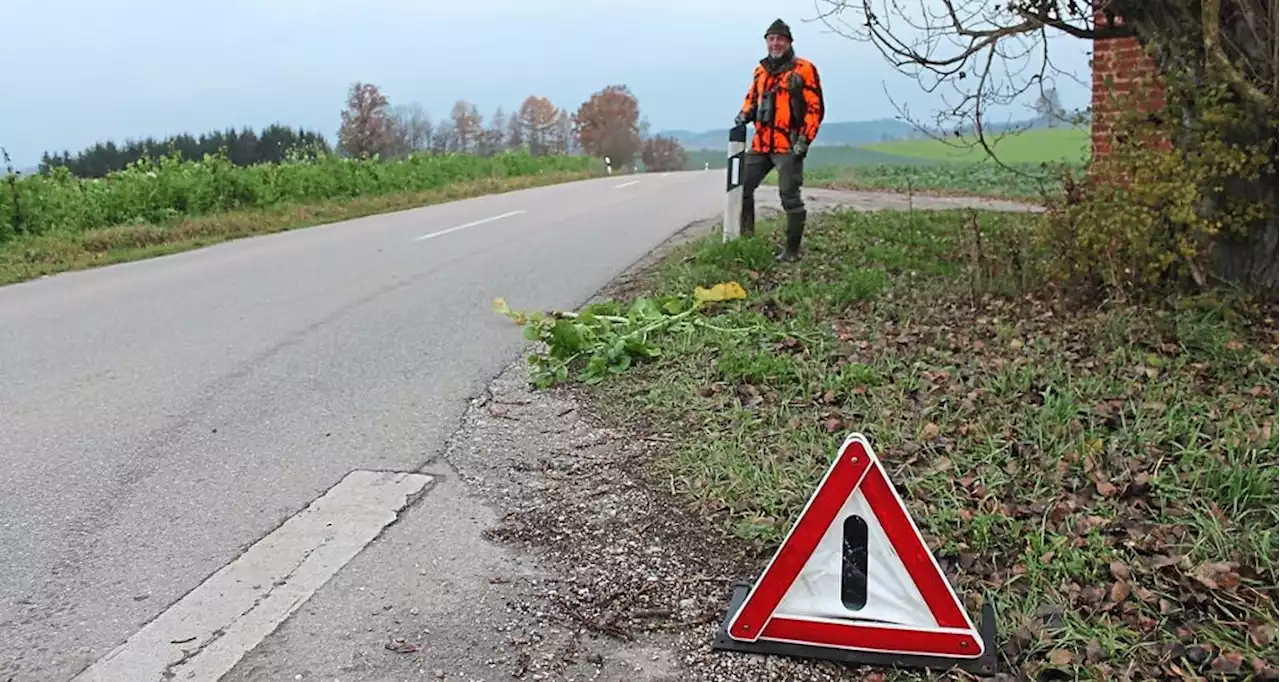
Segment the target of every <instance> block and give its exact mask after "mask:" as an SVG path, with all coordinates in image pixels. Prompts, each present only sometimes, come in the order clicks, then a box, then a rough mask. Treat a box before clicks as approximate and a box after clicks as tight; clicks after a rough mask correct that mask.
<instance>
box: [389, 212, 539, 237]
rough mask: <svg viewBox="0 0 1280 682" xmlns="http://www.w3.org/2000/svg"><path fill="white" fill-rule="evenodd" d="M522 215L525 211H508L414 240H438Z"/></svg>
mask: <svg viewBox="0 0 1280 682" xmlns="http://www.w3.org/2000/svg"><path fill="white" fill-rule="evenodd" d="M521 213H524V210H523V209H521V210H518V211H508V212H506V213H503V214H502V215H495V216H490V217H488V218H483V219H481V220H476V221H473V222H470V223H465V224H462V225H458V226H455V227H451V228H449V229H447V230H440V231H439V232H432V233H431V234H424V235H422V236H421V237H414V238H413V240H414V241H415V242H420V241H423V240H424V239H434V238H436V237H441V236H444V235H446V234H449V233H450V232H457V231H458V230H465V229H467V228H468V227H475V226H476V225H483V224H485V223H491V222H493V221H495V220H502V219H503V218H510V217H511V216H513V215H520V214H521Z"/></svg>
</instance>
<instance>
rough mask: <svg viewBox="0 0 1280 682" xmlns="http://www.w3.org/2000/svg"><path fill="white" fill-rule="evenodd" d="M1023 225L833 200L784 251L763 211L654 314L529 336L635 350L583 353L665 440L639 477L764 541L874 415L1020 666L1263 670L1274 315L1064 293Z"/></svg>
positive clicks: (710, 250)
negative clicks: (710, 292)
mask: <svg viewBox="0 0 1280 682" xmlns="http://www.w3.org/2000/svg"><path fill="white" fill-rule="evenodd" d="M1034 220H1036V218H1035V217H1034V216H1024V215H1014V214H990V213H969V212H958V211H953V212H937V213H921V212H915V213H879V214H866V213H854V212H850V213H837V214H832V215H823V216H820V217H817V219H816V221H815V223H816V224H815V226H814V229H813V230H812V237H811V238H810V237H809V236H808V235H806V238H807V239H810V241H808V242H807V244H806V247H807V253H806V259H805V261H803V262H802V263H800V264H798V265H796V266H777V265H776V264H775V263H774V261H773V260H772V255H773V250H774V248H775V246H776V245H773V244H770V243H769V242H771V241H777V237H776V235H775V233H774V229H768V228H767V229H764V230H762V232H763V234H762V236H760V237H756V238H753V239H747V240H740V241H738V242H734V243H730V244H727V245H725V244H719V243H718V235H712V236H711V237H709V238H707V239H706V240H704V241H702V242H699V243H695V244H693V245H692V246H689V247H687V248H684V249H683V250H682V251H680V252H677V253H675V254H673V255H671V256H670V257H669V258H667V259H666V261H665V263H664V264H663V265H661V266H660V267H659V268H658V269H657V270H656V271H655V272H654V273H653V274H652V275H651V276H650V277H649V279H648V280H647V281H646V282H644V283H643V284H642V285H641V287H640V289H641V292H640V293H641V294H643V295H644V297H650V298H647V299H644V298H642V299H641V300H650V301H652V302H654V303H664V302H667V303H669V302H671V301H676V302H677V303H676V304H675V305H672V306H671V308H670V310H668V311H667V312H666V313H663V312H662V311H661V308H662V306H661V305H658V306H655V305H652V304H645V303H636V302H634V301H632V302H629V303H626V304H623V305H607V306H602V307H601V308H600V309H599V310H601V311H602V312H605V313H608V314H613V315H614V316H615V317H617V318H618V320H615V321H612V322H609V321H604V322H602V321H601V320H599V319H593V318H592V317H591V316H588V319H586V320H583V319H582V318H577V319H573V320H566V321H565V322H564V324H563V325H561V328H560V329H559V330H558V331H557V332H556V333H554V334H548V335H546V336H545V337H544V339H546V340H549V341H551V343H552V347H553V349H554V348H556V347H560V350H561V351H564V350H565V348H564V347H563V346H566V345H568V346H573V345H575V344H576V345H577V346H578V350H579V351H582V350H585V351H586V353H585V355H586V356H590V355H591V354H592V349H594V351H596V353H597V354H598V355H602V356H604V357H605V359H606V361H605V362H604V363H603V365H604V366H605V367H614V368H616V369H615V371H616V372H620V373H622V372H625V377H623V378H619V379H618V380H615V381H611V380H609V379H608V377H609V376H610V375H611V374H612V372H610V371H603V372H601V371H595V372H591V373H589V374H588V376H602V377H604V378H605V380H604V381H602V382H601V383H600V384H599V385H598V386H595V387H592V388H590V389H588V391H587V394H588V396H590V397H591V398H592V401H593V402H594V403H596V405H597V409H599V410H601V411H603V412H604V413H606V414H610V415H613V417H614V418H616V419H617V420H618V421H623V422H628V423H630V424H631V425H632V426H633V427H635V428H637V429H641V430H649V431H654V432H658V433H660V434H661V435H658V436H656V437H657V438H659V439H662V440H670V439H674V442H672V443H671V444H670V446H669V447H668V448H667V449H666V453H665V455H664V456H662V457H661V458H660V459H659V460H657V461H656V462H654V463H653V466H654V467H655V471H654V479H653V480H654V482H655V484H656V485H661V486H662V487H664V488H665V487H673V488H674V490H675V491H676V492H677V493H678V494H680V495H681V496H682V497H683V499H684V500H686V501H687V503H688V504H689V505H690V506H692V507H694V508H695V509H696V510H699V511H701V512H703V513H705V515H707V516H708V517H710V518H713V519H715V520H716V522H717V523H718V524H719V525H720V526H721V527H722V528H724V529H725V530H726V531H728V532H731V533H736V534H737V535H738V536H739V538H741V541H742V542H747V543H755V544H756V546H757V548H758V549H759V557H760V559H761V560H762V561H763V560H764V559H765V558H767V554H768V553H770V552H772V550H773V549H774V548H775V547H776V544H777V542H779V540H780V539H781V534H782V533H784V532H785V531H786V529H787V528H789V526H790V523H791V522H792V521H793V519H794V517H795V515H796V514H797V513H798V512H799V510H800V508H801V506H802V505H803V504H804V502H805V500H806V498H807V497H808V495H809V494H810V493H811V491H812V490H813V487H814V486H815V484H816V483H817V480H818V478H819V477H820V476H821V475H822V473H823V471H824V470H825V468H826V466H827V463H828V462H829V460H830V457H831V456H832V455H833V453H834V452H835V449H836V447H837V446H838V445H839V442H840V440H841V439H842V437H843V436H844V435H845V434H846V433H847V432H848V431H850V430H854V429H856V430H860V431H863V432H865V433H867V434H869V435H870V436H871V437H872V438H873V439H874V442H875V444H876V446H877V447H878V449H879V451H880V453H881V455H882V458H883V459H884V460H885V462H886V464H887V465H888V467H889V471H890V475H891V476H892V477H893V479H894V481H895V483H896V485H897V486H898V488H899V490H900V492H901V493H902V495H903V497H904V498H905V500H906V501H907V503H908V506H909V508H910V510H911V512H912V514H913V516H914V518H915V520H916V522H917V524H918V525H919V526H920V527H921V529H922V531H924V532H925V534H926V537H927V540H928V543H929V545H930V547H931V548H933V549H934V550H935V552H936V554H937V556H938V557H939V560H940V561H941V563H942V564H943V566H944V568H945V570H946V571H947V573H948V574H949V575H950V576H951V579H952V581H953V584H954V585H955V586H956V587H957V590H958V591H959V593H960V594H962V595H964V596H965V598H967V599H968V600H969V604H970V608H971V609H972V611H971V613H972V614H974V616H975V617H976V615H977V613H978V604H979V602H980V601H981V600H982V598H983V597H984V596H990V597H992V598H994V601H995V603H996V605H997V614H998V619H999V622H1000V630H1001V640H1000V641H999V643H998V647H999V649H1000V651H1001V655H1002V658H1003V661H1002V666H1003V667H1004V670H1005V671H1006V674H1008V675H1011V676H1012V678H1016V679H1037V678H1041V676H1042V675H1049V676H1050V677H1051V678H1056V679H1102V678H1111V679H1116V680H1133V681H1138V680H1156V679H1194V678H1195V677H1196V676H1197V675H1204V676H1210V677H1213V676H1217V675H1219V674H1227V675H1235V674H1239V675H1246V676H1249V675H1256V679H1268V678H1269V679H1275V675H1276V670H1275V662H1276V658H1277V653H1278V651H1277V644H1276V606H1275V603H1276V596H1277V595H1276V579H1277V556H1276V554H1277V544H1278V543H1280V537H1278V534H1277V507H1278V505H1280V499H1278V498H1277V487H1276V478H1277V466H1276V459H1275V453H1276V447H1277V424H1276V391H1277V379H1276V377H1277V371H1276V370H1277V367H1276V352H1275V351H1276V348H1275V336H1274V328H1275V320H1274V318H1273V317H1272V318H1271V319H1269V320H1264V321H1262V322H1261V323H1260V324H1257V325H1255V324H1251V323H1250V322H1249V319H1251V318H1249V317H1245V316H1241V315H1239V314H1237V313H1235V312H1233V311H1232V309H1231V308H1228V307H1226V306H1222V305H1216V304H1213V303H1212V302H1209V301H1195V300H1185V299H1184V300H1183V301H1181V302H1180V303H1178V304H1177V305H1173V306H1164V307H1160V306H1156V307H1148V308H1140V307H1131V306H1126V305H1118V304H1112V305H1102V306H1088V307H1082V306H1079V305H1073V304H1071V303H1069V302H1068V301H1065V300H1063V299H1062V298H1060V297H1058V296H1055V295H1053V293H1052V290H1051V289H1050V288H1048V287H1046V286H1044V285H1043V283H1042V282H1041V280H1040V276H1039V270H1038V268H1037V266H1036V263H1037V259H1038V255H1037V254H1036V252H1035V251H1033V250H1032V249H1031V248H1029V246H1028V244H1029V243H1030V242H1028V241H1026V238H1027V230H1029V229H1030V226H1031V225H1032V224H1033V223H1032V222H1031V221H1034ZM979 230H980V231H979ZM979 243H980V244H981V246H979ZM1015 254H1016V255H1017V257H1015ZM1019 263H1020V264H1021V265H1020V266H1019ZM729 281H736V282H740V283H742V284H743V285H744V288H745V290H746V298H745V300H728V301H721V302H718V303H715V304H714V306H708V307H705V308H704V309H703V311H702V312H701V313H700V314H699V315H700V316H699V320H700V321H699V322H697V323H691V322H688V321H687V320H683V321H682V322H684V323H683V324H679V323H677V324H667V325H663V324H659V323H657V322H655V320H656V319H657V318H660V317H661V316H662V315H664V314H666V315H669V316H674V315H679V314H682V313H683V311H685V310H687V309H688V305H687V303H681V301H686V300H687V299H683V298H677V299H664V298H659V297H660V296H667V295H680V296H688V295H689V293H690V292H692V291H694V290H695V287H697V286H703V287H706V286H710V285H712V284H715V283H718V282H729ZM727 298H730V299H732V298H733V297H732V296H729V297H727ZM627 311H633V312H635V311H640V312H643V314H636V315H634V317H635V318H636V320H638V321H637V322H634V323H632V322H627V321H625V320H622V317H625V316H626V314H627ZM619 320H621V321H619ZM642 327H648V328H650V329H655V330H656V329H666V330H667V331H666V333H662V334H658V333H656V332H655V333H647V334H635V333H630V332H634V331H635V330H636V329H639V328H642ZM619 339H622V341H621V342H619ZM571 355H572V353H564V354H563V355H562V357H566V358H567V357H570V356H571ZM623 355H626V356H627V357H626V359H623V357H622V356H623ZM646 356H653V359H652V360H649V361H645V362H634V364H633V359H632V358H643V357H646ZM584 362H586V357H579V358H578V359H577V360H575V361H574V364H573V365H572V367H573V369H574V370H576V369H577V368H579V367H581V366H582V363H584ZM600 365H601V362H599V361H598V362H597V368H598V367H599V366H600ZM544 368H545V366H544ZM561 374H562V376H565V377H567V378H572V377H576V376H579V375H578V374H577V373H576V371H568V372H563V373H561ZM759 568H760V566H759V565H756V566H743V567H742V571H743V573H742V574H741V575H738V576H730V577H732V578H750V577H754V576H755V575H756V571H757V570H759ZM1012 678H1010V677H1006V678H1005V679H1012ZM850 679H854V677H851V678H850ZM903 679H909V676H904V677H903Z"/></svg>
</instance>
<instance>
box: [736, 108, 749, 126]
mask: <svg viewBox="0 0 1280 682" xmlns="http://www.w3.org/2000/svg"><path fill="white" fill-rule="evenodd" d="M750 122H751V114H749V113H747V112H745V111H739V112H738V115H737V116H734V117H733V125H734V127H737V126H744V125H746V124H748V123H750Z"/></svg>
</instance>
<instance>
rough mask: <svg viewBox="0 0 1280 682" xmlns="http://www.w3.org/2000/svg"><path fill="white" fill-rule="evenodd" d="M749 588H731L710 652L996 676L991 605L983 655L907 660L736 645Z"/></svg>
mask: <svg viewBox="0 0 1280 682" xmlns="http://www.w3.org/2000/svg"><path fill="white" fill-rule="evenodd" d="M750 590H751V585H749V584H746V583H739V584H737V585H735V586H734V588H733V597H732V598H730V599H729V608H728V610H727V611H726V613H725V617H724V620H723V621H721V623H720V629H719V630H717V631H716V638H715V640H714V641H712V643H711V648H713V649H718V650H720V651H735V652H738V653H744V654H765V655H774V656H789V657H792V658H822V659H826V660H829V661H839V662H842V663H852V664H856V665H870V666H876V667H883V668H927V669H930V670H937V671H942V670H952V669H955V670H964V671H966V672H970V673H973V674H975V675H984V676H990V675H995V673H996V642H995V640H996V611H995V608H994V607H993V606H992V605H991V603H990V602H987V603H986V604H983V605H982V618H981V619H980V620H979V622H978V634H979V635H981V636H982V642H983V649H984V653H983V656H982V658H977V659H954V658H946V657H942V656H910V655H903V654H878V653H871V652H866V651H850V650H848V649H836V648H831V647H823V646H810V645H806V644H783V643H781V642H766V641H764V640H758V641H756V642H754V643H753V642H739V641H738V640H735V639H733V638H732V637H730V636H729V631H728V627H729V619H730V618H732V617H733V614H734V613H735V612H736V611H737V610H738V607H739V606H741V605H742V602H743V601H745V600H746V598H747V593H748V592H749V591H750Z"/></svg>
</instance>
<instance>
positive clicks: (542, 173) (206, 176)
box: [0, 153, 592, 283]
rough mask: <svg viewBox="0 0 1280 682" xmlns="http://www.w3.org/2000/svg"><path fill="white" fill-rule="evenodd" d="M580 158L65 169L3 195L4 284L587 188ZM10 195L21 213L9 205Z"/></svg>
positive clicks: (0, 270) (0, 261) (9, 186)
mask: <svg viewBox="0 0 1280 682" xmlns="http://www.w3.org/2000/svg"><path fill="white" fill-rule="evenodd" d="M591 165H592V161H591V160H590V159H588V158H586V157H582V156H567V155H548V156H537V157H534V156H529V155H528V154H522V153H504V154H498V155H496V156H491V157H478V156H473V155H463V154H449V155H441V156H429V155H422V156H415V157H411V158H408V159H405V160H397V161H387V162H380V161H375V160H355V159H343V158H338V157H336V156H321V157H319V158H317V159H314V160H309V161H308V160H299V161H294V162H287V163H279V164H267V163H264V164H258V165H253V166H247V167H237V166H234V165H232V164H231V163H230V162H228V161H227V160H226V159H225V158H220V157H206V158H205V159H204V160H203V161H186V162H183V161H178V160H175V159H173V158H163V159H160V160H158V161H155V162H149V161H142V162H140V163H137V164H135V165H133V166H131V167H130V168H128V169H126V170H123V171H118V172H113V173H111V174H109V175H108V176H107V177H106V178H103V179H100V180H98V179H80V178H75V177H72V176H71V175H70V174H69V173H67V172H66V170H65V169H58V170H57V171H55V172H54V173H53V174H52V175H50V176H32V177H27V178H22V179H20V180H16V181H14V182H9V183H5V184H4V185H3V186H0V283H6V282H13V281H18V280H22V279H27V278H29V277H34V276H39V275H42V274H48V273H52V272H58V271H62V270H67V269H72V268H78V267H85V266H89V265H98V264H105V263H110V262H118V261H122V260H131V259H134V258H140V257H145V256H150V255H155V254H157V253H163V252H168V251H176V250H182V249H186V248H192V247H196V246H201V245H205V244H209V243H213V242H216V241H221V240H225V239H229V238H234V237H242V236H249V235H252V234H262V233H266V232H273V231H277V230H282V229H289V228H293V227H300V226H305V225H312V224H317V223H321V222H327V221H334V220H341V219H345V218H353V217H359V216H363V215H370V214H375V213H380V212H385V211H392V210H399V209H407V208H414V207H416V206H421V205H424V204H428V203H434V202H439V201H447V200H452V199H459V198H463V197H466V196H474V195H478V194H485V193H492V192H497V191H503V190H509V189H519V188H523V187H532V186H536V185H541V184H550V183H553V182H561V181H566V180H572V179H577V178H582V177H586V176H587V175H588V173H589V170H590V168H591ZM15 196H16V203H15Z"/></svg>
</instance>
